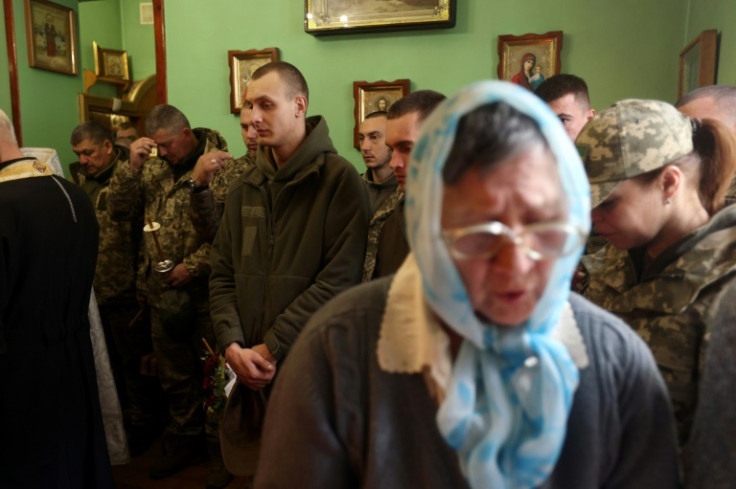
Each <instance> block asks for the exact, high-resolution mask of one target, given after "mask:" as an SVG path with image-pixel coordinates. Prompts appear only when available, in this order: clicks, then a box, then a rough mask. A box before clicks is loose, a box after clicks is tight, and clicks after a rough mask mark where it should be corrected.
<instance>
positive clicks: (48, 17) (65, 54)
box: [25, 0, 78, 75]
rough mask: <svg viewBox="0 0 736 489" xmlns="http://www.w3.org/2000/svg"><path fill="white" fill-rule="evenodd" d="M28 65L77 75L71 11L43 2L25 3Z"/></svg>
mask: <svg viewBox="0 0 736 489" xmlns="http://www.w3.org/2000/svg"><path fill="white" fill-rule="evenodd" d="M25 14H26V38H27V41H28V64H29V65H30V66H31V67H33V68H41V69H44V70H49V71H55V72H57V73H64V74H65V75H76V74H77V70H78V69H77V26H76V22H75V20H74V10H72V9H70V8H68V7H65V6H63V5H59V4H56V3H53V2H48V1H46V0H25Z"/></svg>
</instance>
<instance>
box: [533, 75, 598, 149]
mask: <svg viewBox="0 0 736 489" xmlns="http://www.w3.org/2000/svg"><path fill="white" fill-rule="evenodd" d="M534 93H535V94H536V95H537V96H538V97H539V98H541V99H542V100H544V101H545V102H546V103H547V105H549V108H550V109H552V112H554V113H555V114H557V117H559V118H560V122H562V125H563V126H564V128H565V132H567V135H568V136H570V139H572V141H573V142H575V139H576V138H577V137H578V134H580V131H581V130H582V129H583V126H584V125H585V124H586V123H587V122H588V121H589V120H590V119H592V118H593V116H594V115H595V110H593V109H592V108H590V97H589V95H588V85H587V84H586V83H585V80H583V79H582V78H580V77H579V76H575V75H569V74H560V75H555V76H552V77H550V78H547V80H545V81H544V83H542V84H541V85H539V87H538V88H537V89H536V90H535V91H534Z"/></svg>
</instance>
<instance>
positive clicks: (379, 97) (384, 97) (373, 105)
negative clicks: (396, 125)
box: [353, 78, 409, 149]
mask: <svg viewBox="0 0 736 489" xmlns="http://www.w3.org/2000/svg"><path fill="white" fill-rule="evenodd" d="M408 93H409V79H408V78H402V79H400V80H394V81H392V82H387V81H377V82H370V83H369V82H365V81H356V82H353V98H354V99H355V127H354V129H353V145H354V146H355V147H356V148H358V149H359V148H360V141H359V140H358V129H359V128H360V123H361V122H363V119H365V116H367V115H368V114H371V113H373V112H379V111H383V112H385V111H388V109H389V107H391V104H393V103H394V102H396V101H397V100H399V99H400V98H402V97H404V96H406V95H407V94H408Z"/></svg>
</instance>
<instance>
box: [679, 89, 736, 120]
mask: <svg viewBox="0 0 736 489" xmlns="http://www.w3.org/2000/svg"><path fill="white" fill-rule="evenodd" d="M701 98H712V99H713V101H714V102H715V103H716V105H718V108H719V109H720V112H721V114H723V115H725V116H727V117H728V120H729V121H732V122H736V87H735V86H732V85H708V86H705V87H699V88H696V89H695V90H692V91H690V92H688V93H686V94H685V95H683V96H682V98H681V99H680V100H678V101H677V104H675V107H682V106H683V105H687V104H689V103H690V102H692V101H694V100H698V99H701Z"/></svg>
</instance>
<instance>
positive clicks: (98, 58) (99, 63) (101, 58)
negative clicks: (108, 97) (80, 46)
mask: <svg viewBox="0 0 736 489" xmlns="http://www.w3.org/2000/svg"><path fill="white" fill-rule="evenodd" d="M92 51H94V58H95V75H97V79H98V80H102V81H107V82H112V83H117V84H120V85H127V84H128V83H129V82H130V70H129V69H128V53H127V52H125V51H122V50H120V49H105V48H101V47H100V45H99V44H97V42H95V41H92Z"/></svg>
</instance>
